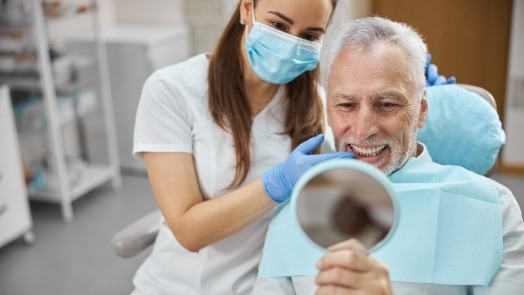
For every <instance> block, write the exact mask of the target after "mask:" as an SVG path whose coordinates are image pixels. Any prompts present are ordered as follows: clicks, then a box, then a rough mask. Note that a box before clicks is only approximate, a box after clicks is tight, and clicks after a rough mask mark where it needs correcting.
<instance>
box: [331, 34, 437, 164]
mask: <svg viewBox="0 0 524 295" xmlns="http://www.w3.org/2000/svg"><path fill="white" fill-rule="evenodd" d="M406 73H408V66H407V54H406V53H405V52H404V51H403V50H402V49H401V48H400V47H398V46H396V45H392V44H390V43H380V44H378V45H376V46H375V48H374V49H373V50H372V51H371V52H367V53H359V52H357V51H354V50H346V51H342V52H340V53H339V54H338V55H337V56H336V57H335V59H334V61H333V64H332V66H331V72H330V76H329V85H328V103H327V113H328V124H329V126H330V127H331V128H332V130H333V135H334V137H335V144H336V148H337V150H339V151H349V152H352V153H354V154H355V158H357V159H359V160H362V161H365V162H367V163H370V164H372V165H374V166H375V167H377V168H379V169H380V170H382V171H383V172H385V173H386V174H390V173H392V172H394V171H396V170H397V169H399V168H400V167H402V166H403V165H404V164H405V163H406V161H407V160H408V159H409V158H410V157H411V156H415V152H416V139H417V130H418V128H421V127H422V126H423V125H424V122H425V113H426V111H427V102H426V100H425V98H423V99H422V100H420V98H421V97H420V96H423V94H419V95H418V97H417V94H416V92H415V90H414V87H413V86H412V85H410V84H409V82H408V81H407V74H406Z"/></svg>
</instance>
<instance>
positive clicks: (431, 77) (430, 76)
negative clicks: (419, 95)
mask: <svg viewBox="0 0 524 295" xmlns="http://www.w3.org/2000/svg"><path fill="white" fill-rule="evenodd" d="M437 77H438V68H437V66H436V65H434V64H430V65H428V67H427V69H426V78H427V80H428V82H429V85H433V84H434V82H435V80H436V79H437Z"/></svg>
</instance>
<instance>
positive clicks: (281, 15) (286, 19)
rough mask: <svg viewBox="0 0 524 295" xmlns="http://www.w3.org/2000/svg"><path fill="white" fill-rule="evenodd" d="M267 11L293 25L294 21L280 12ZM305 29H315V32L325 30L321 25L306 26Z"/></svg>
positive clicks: (323, 31)
mask: <svg viewBox="0 0 524 295" xmlns="http://www.w3.org/2000/svg"><path fill="white" fill-rule="evenodd" d="M268 13H271V14H274V15H276V16H278V17H280V18H281V19H283V20H285V21H286V22H288V23H289V24H290V25H293V24H294V23H295V22H294V21H293V20H292V19H290V18H289V17H287V16H285V15H283V14H282V13H280V12H278V11H268ZM307 29H308V31H317V32H321V33H326V30H324V29H323V28H321V27H311V28H307Z"/></svg>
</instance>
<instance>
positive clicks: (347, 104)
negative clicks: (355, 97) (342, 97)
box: [337, 102, 356, 109]
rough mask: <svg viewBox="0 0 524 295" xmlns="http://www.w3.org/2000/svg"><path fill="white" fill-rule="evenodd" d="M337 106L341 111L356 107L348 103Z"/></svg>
mask: <svg viewBox="0 0 524 295" xmlns="http://www.w3.org/2000/svg"><path fill="white" fill-rule="evenodd" d="M337 106H338V107H339V108H343V109H354V108H355V107H356V106H355V104H354V103H349V102H346V103H339V104H338V105H337Z"/></svg>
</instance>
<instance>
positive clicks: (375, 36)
mask: <svg viewBox="0 0 524 295" xmlns="http://www.w3.org/2000/svg"><path fill="white" fill-rule="evenodd" d="M380 42H389V43H392V44H395V45H398V46H400V48H402V49H403V50H404V51H405V52H406V53H407V55H408V68H409V70H408V73H407V79H409V81H410V82H412V83H413V86H414V89H415V90H416V92H418V93H422V92H423V91H424V89H425V87H426V78H425V65H426V56H427V53H428V49H427V46H426V44H425V43H424V41H423V40H422V36H421V35H419V34H418V33H417V31H416V30H415V29H414V28H413V27H411V26H409V25H407V24H404V23H399V22H394V21H391V20H389V19H386V18H382V17H378V16H374V17H366V18H361V19H357V20H354V21H351V22H348V23H346V24H344V25H343V26H342V27H340V28H339V30H338V31H337V35H336V37H335V41H334V42H333V43H332V48H331V52H330V53H331V54H330V57H329V60H328V83H329V76H330V72H331V66H332V63H333V60H334V58H335V57H336V56H337V55H338V53H340V52H341V51H343V50H350V49H351V50H356V51H358V52H369V51H371V50H372V49H373V46H374V45H376V44H377V43H380Z"/></svg>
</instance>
